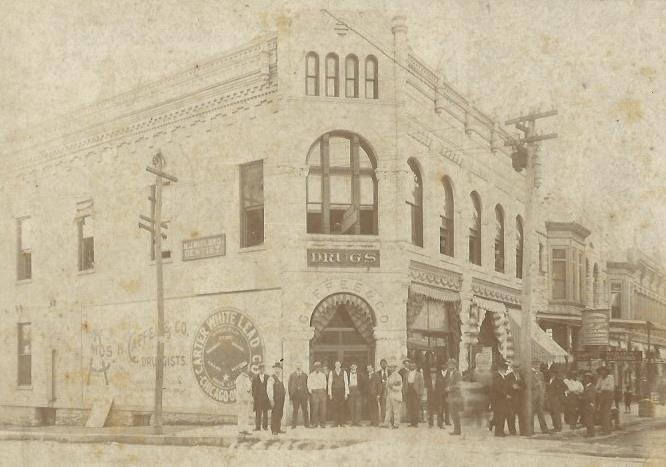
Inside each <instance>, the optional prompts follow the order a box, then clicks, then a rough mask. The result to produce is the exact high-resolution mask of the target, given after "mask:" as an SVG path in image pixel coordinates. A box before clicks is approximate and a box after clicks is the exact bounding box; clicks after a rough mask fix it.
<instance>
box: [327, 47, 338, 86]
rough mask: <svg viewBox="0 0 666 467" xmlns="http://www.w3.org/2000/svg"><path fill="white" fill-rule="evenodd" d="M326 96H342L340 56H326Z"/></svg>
mask: <svg viewBox="0 0 666 467" xmlns="http://www.w3.org/2000/svg"><path fill="white" fill-rule="evenodd" d="M326 95H327V96H329V97H338V96H339V95H340V64H339V62H338V56H337V55H336V54H334V53H330V54H328V55H326Z"/></svg>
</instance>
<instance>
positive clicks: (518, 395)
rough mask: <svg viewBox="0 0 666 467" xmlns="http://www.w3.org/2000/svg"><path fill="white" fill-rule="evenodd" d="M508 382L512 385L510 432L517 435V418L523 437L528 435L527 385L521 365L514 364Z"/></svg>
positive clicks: (509, 418) (509, 417)
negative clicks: (526, 415) (526, 417)
mask: <svg viewBox="0 0 666 467" xmlns="http://www.w3.org/2000/svg"><path fill="white" fill-rule="evenodd" d="M507 381H508V382H509V384H510V385H511V412H510V413H509V414H508V415H509V416H508V419H507V421H508V422H509V431H510V432H511V434H512V435H515V434H516V418H517V419H518V428H519V430H520V434H521V435H526V434H528V428H527V420H526V419H525V392H526V388H527V384H526V382H525V378H524V376H523V375H522V374H521V371H520V364H518V363H514V364H513V365H512V369H511V371H510V372H509V374H508V375H507Z"/></svg>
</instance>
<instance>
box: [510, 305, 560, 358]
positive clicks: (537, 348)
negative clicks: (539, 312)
mask: <svg viewBox="0 0 666 467" xmlns="http://www.w3.org/2000/svg"><path fill="white" fill-rule="evenodd" d="M521 314H522V311H521V310H509V317H510V318H511V328H512V329H513V334H514V336H516V338H515V340H516V341H518V342H517V345H516V350H517V354H518V355H520V350H521V349H520V338H519V336H520V333H521V318H522V316H521ZM530 334H531V335H532V362H533V363H536V362H539V363H545V362H556V363H564V362H565V361H566V360H565V357H566V358H569V360H571V356H570V355H569V354H568V353H567V351H566V350H564V349H563V348H562V347H560V346H559V344H558V343H557V342H555V341H554V340H553V339H551V338H550V336H548V334H546V332H545V331H544V330H543V329H541V328H540V327H539V326H538V325H537V324H536V323H533V324H532V326H530Z"/></svg>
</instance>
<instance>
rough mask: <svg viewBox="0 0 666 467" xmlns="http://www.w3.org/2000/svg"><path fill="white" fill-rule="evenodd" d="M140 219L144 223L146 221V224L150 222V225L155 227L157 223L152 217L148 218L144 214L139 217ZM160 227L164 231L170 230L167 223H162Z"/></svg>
mask: <svg viewBox="0 0 666 467" xmlns="http://www.w3.org/2000/svg"><path fill="white" fill-rule="evenodd" d="M139 219H141V220H142V221H146V222H148V223H149V224H150V225H155V221H154V220H152V219H151V218H150V217H148V216H144V215H143V214H141V215H139ZM160 227H162V228H163V229H168V228H169V226H168V225H167V223H166V222H161V223H160Z"/></svg>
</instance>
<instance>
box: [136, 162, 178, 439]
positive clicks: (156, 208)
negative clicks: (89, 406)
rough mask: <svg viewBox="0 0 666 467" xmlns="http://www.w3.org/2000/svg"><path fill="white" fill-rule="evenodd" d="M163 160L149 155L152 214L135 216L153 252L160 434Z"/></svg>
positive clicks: (159, 423)
mask: <svg viewBox="0 0 666 467" xmlns="http://www.w3.org/2000/svg"><path fill="white" fill-rule="evenodd" d="M165 166H166V160H165V159H164V156H162V153H161V152H160V151H157V154H155V156H153V167H151V166H148V167H146V171H148V172H150V173H152V174H154V175H155V190H154V192H153V193H154V196H150V197H149V198H148V199H149V200H150V202H151V203H152V205H153V209H151V211H152V212H153V213H154V214H153V218H150V217H147V216H139V219H141V220H142V221H144V222H146V223H147V225H146V224H143V223H141V222H139V228H141V229H144V230H147V231H148V232H150V233H151V235H152V239H153V241H152V244H153V254H154V256H155V270H156V271H157V348H156V357H155V407H154V412H153V427H154V430H155V433H156V434H162V389H163V387H164V285H163V274H162V239H166V238H167V236H166V234H164V233H163V232H162V229H166V228H167V224H166V222H162V186H163V185H164V180H168V181H170V182H174V183H175V182H177V181H178V179H177V178H176V177H174V176H173V175H169V174H167V173H165V172H164V171H163V169H164V167H165Z"/></svg>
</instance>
